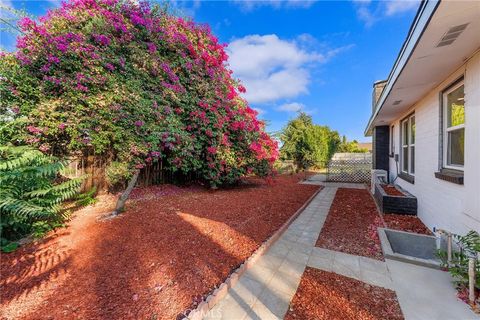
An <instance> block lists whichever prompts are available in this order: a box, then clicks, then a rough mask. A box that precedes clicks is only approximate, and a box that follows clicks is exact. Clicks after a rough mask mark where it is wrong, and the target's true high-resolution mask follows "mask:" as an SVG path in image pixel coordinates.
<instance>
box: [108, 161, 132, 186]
mask: <svg viewBox="0 0 480 320" xmlns="http://www.w3.org/2000/svg"><path fill="white" fill-rule="evenodd" d="M105 176H106V179H107V183H108V185H109V186H110V187H115V186H118V185H119V184H124V183H125V181H127V180H128V179H130V178H131V176H132V170H130V168H129V165H128V164H127V163H125V162H117V161H113V162H112V163H111V164H110V165H109V166H108V167H107V170H106V172H105Z"/></svg>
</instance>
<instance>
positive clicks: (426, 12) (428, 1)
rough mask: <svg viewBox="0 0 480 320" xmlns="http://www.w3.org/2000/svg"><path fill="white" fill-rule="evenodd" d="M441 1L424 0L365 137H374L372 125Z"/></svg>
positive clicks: (368, 125)
mask: <svg viewBox="0 0 480 320" xmlns="http://www.w3.org/2000/svg"><path fill="white" fill-rule="evenodd" d="M440 1H441V0H422V3H421V4H420V6H419V8H418V10H417V13H416V15H415V18H414V20H413V23H412V25H411V26H410V29H409V31H408V35H407V38H406V39H405V41H404V42H403V45H402V48H401V49H400V52H399V54H398V56H397V59H396V60H395V63H394V65H393V67H392V70H391V71H390V74H389V75H388V79H387V84H386V85H385V88H384V89H383V91H382V94H381V95H380V98H379V99H378V101H377V103H376V105H375V111H374V112H373V113H372V115H371V116H370V119H369V120H368V124H367V127H366V128H365V131H364V134H365V136H371V135H372V130H373V127H372V124H373V122H374V121H375V118H376V117H377V116H378V114H379V112H380V110H381V109H382V107H383V104H384V102H385V100H386V99H387V97H388V95H389V94H390V91H391V90H392V87H393V86H394V84H395V82H396V81H397V79H398V77H399V76H400V74H401V72H402V70H403V69H404V67H405V65H406V64H407V63H408V60H409V58H410V56H411V55H412V53H413V51H414V50H415V48H416V46H417V44H418V42H419V41H420V38H421V36H422V34H423V33H424V31H425V29H426V28H427V26H428V23H429V22H430V19H431V18H432V16H433V14H434V13H435V10H436V9H437V7H438V4H439V3H440Z"/></svg>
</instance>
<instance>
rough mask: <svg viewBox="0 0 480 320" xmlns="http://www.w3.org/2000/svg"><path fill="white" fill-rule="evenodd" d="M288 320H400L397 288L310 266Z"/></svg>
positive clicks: (296, 295) (293, 302)
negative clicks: (386, 287) (388, 287)
mask: <svg viewBox="0 0 480 320" xmlns="http://www.w3.org/2000/svg"><path fill="white" fill-rule="evenodd" d="M284 319H285V320H311V319H315V320H323V319H324V320H336V319H338V320H349V319H351V320H358V319H362V320H385V319H391V320H400V319H403V315H402V311H401V309H400V305H399V304H398V300H397V296H396V294H395V292H394V291H392V290H387V289H384V288H381V287H376V286H372V285H368V284H366V283H363V282H361V281H358V280H355V279H351V278H347V277H344V276H341V275H338V274H335V273H332V272H327V271H323V270H317V269H313V268H307V269H306V270H305V273H304V274H303V276H302V279H301V281H300V286H299V287H298V289H297V292H296V293H295V296H294V297H293V300H292V302H291V303H290V308H289V311H288V313H287V315H286V316H285V318H284Z"/></svg>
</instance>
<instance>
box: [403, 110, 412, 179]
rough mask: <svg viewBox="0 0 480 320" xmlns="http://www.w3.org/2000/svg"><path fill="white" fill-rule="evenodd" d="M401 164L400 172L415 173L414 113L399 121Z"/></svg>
mask: <svg viewBox="0 0 480 320" xmlns="http://www.w3.org/2000/svg"><path fill="white" fill-rule="evenodd" d="M400 129H401V134H400V136H401V141H400V144H401V146H402V148H401V160H400V162H401V164H400V167H401V168H402V172H403V173H406V174H410V175H414V174H415V114H412V115H410V116H408V117H407V118H405V119H403V120H402V121H401V125H400Z"/></svg>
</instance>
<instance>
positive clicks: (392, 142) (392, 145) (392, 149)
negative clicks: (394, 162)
mask: <svg viewBox="0 0 480 320" xmlns="http://www.w3.org/2000/svg"><path fill="white" fill-rule="evenodd" d="M394 132H395V126H393V125H392V126H391V127H390V157H393V156H394V155H395V135H394Z"/></svg>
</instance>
